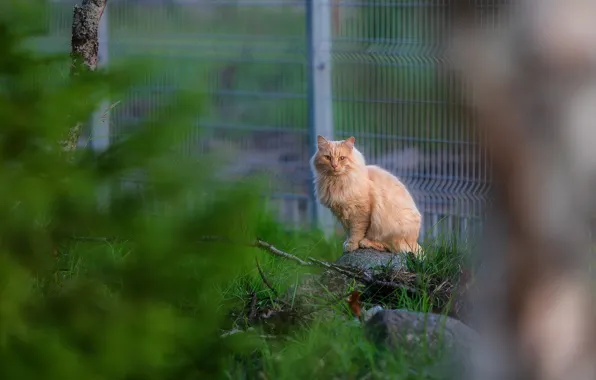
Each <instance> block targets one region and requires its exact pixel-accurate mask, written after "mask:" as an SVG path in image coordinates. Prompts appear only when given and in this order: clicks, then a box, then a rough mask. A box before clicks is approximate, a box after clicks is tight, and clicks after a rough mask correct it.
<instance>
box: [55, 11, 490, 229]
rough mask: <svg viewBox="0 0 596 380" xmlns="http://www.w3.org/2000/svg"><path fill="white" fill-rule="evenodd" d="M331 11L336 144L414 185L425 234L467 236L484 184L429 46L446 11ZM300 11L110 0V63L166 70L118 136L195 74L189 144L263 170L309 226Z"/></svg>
mask: <svg viewBox="0 0 596 380" xmlns="http://www.w3.org/2000/svg"><path fill="white" fill-rule="evenodd" d="M490 3H491V2H490V1H486V5H490ZM73 4H74V2H72V1H59V2H52V3H50V5H49V7H48V12H47V14H48V18H47V20H48V31H49V32H48V37H47V43H44V44H43V46H44V48H46V49H50V50H54V51H63V52H68V49H69V43H70V28H71V20H72V6H73ZM437 4H438V5H437ZM327 6H329V7H330V14H331V20H330V22H331V29H332V36H333V38H332V64H333V65H332V89H333V102H332V107H333V114H334V134H335V136H334V137H335V138H338V139H339V138H345V137H348V136H350V135H354V136H355V137H356V139H357V146H358V147H359V148H360V150H361V151H362V152H363V153H364V154H365V156H366V158H367V161H368V162H369V163H371V164H377V165H380V166H382V167H384V168H386V169H388V170H390V171H391V172H392V173H394V174H396V175H398V176H399V177H400V178H401V179H402V180H403V181H404V182H405V183H406V184H407V185H408V186H409V187H410V189H411V191H412V193H413V195H414V197H415V199H416V200H417V202H418V204H419V207H420V209H421V211H422V212H423V215H424V218H423V222H424V228H423V230H424V231H425V232H426V233H429V234H430V235H433V236H435V237H436V236H443V235H444V236H448V235H452V234H453V233H455V235H456V236H457V235H459V236H462V235H465V234H467V232H470V228H472V227H473V226H476V225H477V222H478V219H479V217H480V216H481V209H482V206H483V205H484V203H485V202H486V194H487V189H488V185H489V178H487V173H488V170H487V167H486V165H487V163H486V161H485V160H484V159H483V157H485V155H484V154H482V152H479V149H480V148H479V147H478V145H477V141H479V140H480V139H481V137H480V136H477V135H475V134H477V133H478V132H477V131H475V130H474V129H473V128H472V125H470V124H469V122H468V121H466V119H464V118H463V116H462V115H460V114H459V113H458V111H457V107H454V105H457V104H458V103H463V95H459V96H458V94H463V92H462V91H458V87H457V86H456V85H455V80H454V79H453V78H451V77H450V76H449V75H446V73H442V72H441V61H442V57H441V53H440V51H439V49H438V48H437V46H436V44H435V43H434V42H433V41H434V39H433V37H436V35H437V33H439V32H440V30H441V27H442V26H443V25H441V23H440V22H438V20H437V19H434V18H433V17H432V12H429V11H430V10H432V7H436V6H440V3H439V2H434V3H431V2H429V1H422V0H409V1H405V0H404V1H401V0H384V1H379V0H329V2H328V3H327ZM306 11H307V6H306V0H298V1H292V0H275V1H272V0H237V1H231V0H217V1H215V0H196V1H191V0H186V1H173V0H169V1H167V0H163V1H158V0H149V1H147V0H146V1H141V0H137V1H132V0H127V1H122V0H121V1H117V0H111V1H110V5H109V7H108V24H109V28H108V29H109V33H108V35H109V39H108V51H109V61H110V63H114V62H118V61H120V60H122V59H126V58H137V59H138V58H150V59H151V60H152V61H153V62H156V63H157V64H158V67H159V68H158V70H156V71H155V72H154V73H153V74H151V75H148V76H147V77H146V78H144V81H143V83H141V84H140V85H138V86H136V87H135V88H132V89H130V91H129V93H128V94H126V96H125V97H124V98H123V99H119V100H120V103H119V104H118V106H116V107H115V108H114V109H113V111H112V115H111V125H110V133H111V136H110V139H111V140H112V141H115V140H117V139H119V138H122V136H125V135H126V133H128V132H130V131H132V130H134V128H135V125H136V124H137V123H138V122H139V121H140V120H141V119H143V118H145V117H147V116H150V115H152V113H153V112H155V110H156V109H157V108H159V107H160V106H163V105H164V104H165V102H166V100H167V99H169V97H170V95H171V94H172V93H173V92H174V91H175V90H177V89H179V88H181V87H183V86H185V85H186V84H187V83H189V82H190V81H189V78H194V79H199V82H200V83H201V88H200V90H201V91H203V92H205V93H206V95H207V96H206V103H207V104H204V105H205V106H206V107H204V108H203V111H204V112H203V113H202V114H201V118H199V117H197V119H196V127H197V133H196V134H192V135H191V136H189V137H188V141H187V144H186V146H185V149H187V150H188V152H189V153H190V154H201V153H204V152H214V151H221V152H227V151H228V150H229V151H230V152H235V153H233V157H232V158H233V159H232V160H230V162H226V163H224V164H223V165H224V169H222V170H223V171H224V172H225V173H227V174H228V175H229V176H230V178H235V177H236V176H238V177H239V176H244V175H251V174H257V173H267V174H268V175H269V178H270V186H269V196H270V198H271V199H272V200H273V203H274V204H275V206H276V209H277V210H278V213H279V214H278V215H279V217H280V220H282V221H284V222H286V223H288V224H289V225H293V226H299V225H307V224H309V223H311V222H312V220H311V216H310V215H309V210H310V209H311V208H310V207H309V202H310V201H311V197H310V194H311V191H312V183H311V179H310V178H311V175H310V171H309V165H308V160H309V152H310V149H309V144H310V141H312V138H311V136H309V128H308V120H309V119H308V112H309V109H308V102H307V93H308V88H307V86H308V80H307V78H308V70H309V63H308V62H307V56H308V54H307V47H308V45H307V39H306V36H307V31H306V25H307V23H306V20H307V17H306V16H307V15H306ZM486 22H490V20H486ZM199 130H201V134H200V133H199ZM439 222H440V223H439ZM446 232H447V233H446Z"/></svg>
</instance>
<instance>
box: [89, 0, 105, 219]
mask: <svg viewBox="0 0 596 380" xmlns="http://www.w3.org/2000/svg"><path fill="white" fill-rule="evenodd" d="M108 9H109V5H106V7H105V8H104V10H103V15H102V16H101V19H100V20H99V31H98V37H97V39H98V44H99V49H98V52H97V53H98V54H97V68H98V69H99V68H104V67H106V66H107V65H108V59H109V56H108V38H109V33H108V26H109V20H108ZM89 134H90V140H91V141H90V145H91V149H93V150H95V151H98V152H101V151H103V150H106V149H107V148H108V146H109V145H110V100H109V99H103V100H102V101H101V102H100V103H99V104H98V106H97V109H96V110H95V112H94V113H93V115H92V116H91V126H90V128H89ZM97 197H98V203H99V207H100V208H103V207H107V206H108V204H109V201H110V187H109V185H107V184H106V185H104V186H101V187H100V188H99V189H98V191H97Z"/></svg>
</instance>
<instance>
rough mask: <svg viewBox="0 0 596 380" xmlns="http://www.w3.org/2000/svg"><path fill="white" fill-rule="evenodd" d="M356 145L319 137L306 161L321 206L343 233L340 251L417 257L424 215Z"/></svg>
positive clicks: (402, 188)
mask: <svg viewBox="0 0 596 380" xmlns="http://www.w3.org/2000/svg"><path fill="white" fill-rule="evenodd" d="M355 141H356V139H355V138H354V137H350V138H348V139H346V140H343V141H330V140H327V139H325V138H324V137H323V136H317V143H318V149H317V152H316V153H315V155H314V156H313V157H312V159H311V161H310V164H311V169H312V170H313V172H314V174H315V188H316V193H317V197H318V199H319V201H320V202H321V204H323V205H324V206H325V207H327V208H329V209H330V210H331V212H332V213H333V214H334V215H335V217H336V218H337V219H338V220H339V222H340V223H341V224H342V226H343V228H344V230H345V231H346V234H347V239H346V241H345V243H344V250H345V251H347V252H351V251H354V250H355V249H357V248H358V247H360V248H372V249H375V250H378V251H382V252H383V251H385V252H386V251H389V252H393V253H397V252H413V253H420V252H421V248H420V246H419V245H418V236H419V234H420V226H421V224H422V216H421V215H420V212H419V211H418V208H417V207H416V204H415V202H414V199H413V198H412V196H411V194H410V192H409V191H408V190H407V189H406V187H405V186H404V184H403V183H401V182H400V181H399V179H397V178H396V177H395V176H394V175H392V174H391V173H389V172H388V171H386V170H383V169H381V168H380V167H378V166H375V165H366V163H365V161H364V157H363V156H362V153H360V152H359V151H358V150H357V149H356V148H355V147H354V143H355Z"/></svg>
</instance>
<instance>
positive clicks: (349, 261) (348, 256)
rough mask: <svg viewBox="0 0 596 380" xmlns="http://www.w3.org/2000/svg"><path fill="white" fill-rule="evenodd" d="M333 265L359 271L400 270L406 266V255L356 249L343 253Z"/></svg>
mask: <svg viewBox="0 0 596 380" xmlns="http://www.w3.org/2000/svg"><path fill="white" fill-rule="evenodd" d="M335 263H336V264H338V265H344V266H352V267H356V268H360V269H374V268H379V267H384V268H391V269H401V268H404V267H405V266H406V255H404V254H395V253H389V252H379V251H375V250H374V249H357V250H355V251H353V252H345V253H344V254H343V255H342V256H341V257H340V258H339V259H337V260H336V261H335Z"/></svg>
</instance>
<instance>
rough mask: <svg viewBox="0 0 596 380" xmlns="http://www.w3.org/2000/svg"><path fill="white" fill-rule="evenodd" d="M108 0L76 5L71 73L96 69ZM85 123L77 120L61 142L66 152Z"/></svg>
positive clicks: (87, 1)
mask: <svg viewBox="0 0 596 380" xmlns="http://www.w3.org/2000/svg"><path fill="white" fill-rule="evenodd" d="M107 3H108V0H83V2H82V3H81V5H75V6H74V10H73V20H72V40H71V53H70V54H71V58H72V64H71V67H70V75H78V74H79V73H80V72H81V70H89V71H95V69H96V68H97V61H98V49H99V38H98V37H99V21H100V20H101V16H102V15H103V12H104V10H105V8H106V5H107ZM82 126H83V123H82V122H80V121H77V122H76V123H75V125H74V126H72V127H70V128H69V130H68V132H67V133H66V136H65V137H64V139H63V140H62V141H61V142H60V145H61V146H62V149H63V150H64V151H65V152H69V153H70V152H73V151H74V150H75V149H76V148H77V143H78V141H79V137H80V135H81V129H82Z"/></svg>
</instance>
